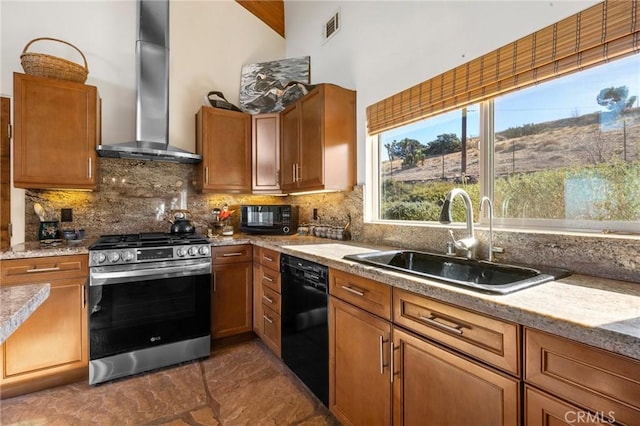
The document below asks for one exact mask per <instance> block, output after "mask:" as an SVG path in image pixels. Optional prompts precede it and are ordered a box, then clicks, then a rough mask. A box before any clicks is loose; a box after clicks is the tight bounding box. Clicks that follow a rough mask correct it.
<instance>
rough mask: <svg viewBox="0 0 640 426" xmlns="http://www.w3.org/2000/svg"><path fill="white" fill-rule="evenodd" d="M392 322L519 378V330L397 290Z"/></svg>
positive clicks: (493, 319) (518, 328)
mask: <svg viewBox="0 0 640 426" xmlns="http://www.w3.org/2000/svg"><path fill="white" fill-rule="evenodd" d="M393 322H394V323H395V324H398V325H401V326H403V327H406V328H408V329H410V330H412V331H415V332H416V333H418V334H421V335H423V336H425V337H429V338H431V339H434V340H437V341H439V342H442V343H444V344H445V345H447V346H450V347H452V348H454V349H457V350H459V351H462V352H464V353H466V354H468V355H470V356H472V357H475V358H477V359H479V360H482V361H485V362H487V363H489V364H491V365H493V366H495V367H498V368H500V369H502V370H505V371H507V372H509V373H512V374H514V375H516V376H520V352H521V351H520V342H521V337H520V326H519V325H517V324H512V323H509V322H506V321H502V320H499V319H496V318H492V317H489V316H486V315H483V314H479V313H476V312H472V311H468V310H466V309H462V308H458V307H455V306H452V305H449V304H446V303H443V302H440V301H436V300H433V299H430V298H428V297H424V296H421V295H418V294H415V293H411V292H409V291H405V290H402V289H399V288H394V289H393Z"/></svg>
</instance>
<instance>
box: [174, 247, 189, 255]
mask: <svg viewBox="0 0 640 426" xmlns="http://www.w3.org/2000/svg"><path fill="white" fill-rule="evenodd" d="M176 254H177V255H178V257H185V256H186V254H187V249H185V248H184V247H180V248H178V250H176Z"/></svg>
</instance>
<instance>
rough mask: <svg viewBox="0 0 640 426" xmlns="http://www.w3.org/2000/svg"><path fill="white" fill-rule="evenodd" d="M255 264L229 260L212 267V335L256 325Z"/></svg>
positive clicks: (234, 333) (237, 330)
mask: <svg viewBox="0 0 640 426" xmlns="http://www.w3.org/2000/svg"><path fill="white" fill-rule="evenodd" d="M252 272H253V264H252V263H251V262H242V263H230V264H228V265H216V266H214V267H213V274H212V277H211V279H212V280H213V289H212V292H211V337H212V338H214V339H215V338H220V337H228V336H233V335H236V334H241V333H244V332H248V331H251V330H252V329H253V317H252V307H253V280H252V276H253V273H252Z"/></svg>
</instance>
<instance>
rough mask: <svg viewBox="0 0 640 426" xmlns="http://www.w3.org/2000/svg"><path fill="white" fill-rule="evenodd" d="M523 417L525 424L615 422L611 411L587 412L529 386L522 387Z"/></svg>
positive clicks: (535, 425)
mask: <svg viewBox="0 0 640 426" xmlns="http://www.w3.org/2000/svg"><path fill="white" fill-rule="evenodd" d="M524 419H525V424H526V425H527V426H543V425H558V426H560V425H573V424H589V425H611V424H614V422H615V416H614V415H613V413H608V412H606V413H605V412H601V413H589V412H587V411H585V410H583V409H581V408H578V407H576V406H574V405H571V404H569V403H567V402H565V401H562V400H560V399H558V398H554V397H553V396H551V395H547V394H546V393H544V392H542V391H539V390H538V389H535V388H532V387H529V386H525V387H524Z"/></svg>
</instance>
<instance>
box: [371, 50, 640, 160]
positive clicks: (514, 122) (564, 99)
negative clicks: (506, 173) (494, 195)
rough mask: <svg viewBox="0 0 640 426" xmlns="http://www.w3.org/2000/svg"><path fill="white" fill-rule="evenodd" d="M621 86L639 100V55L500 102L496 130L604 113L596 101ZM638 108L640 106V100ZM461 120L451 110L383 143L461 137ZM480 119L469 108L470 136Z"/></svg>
mask: <svg viewBox="0 0 640 426" xmlns="http://www.w3.org/2000/svg"><path fill="white" fill-rule="evenodd" d="M569 82H570V83H571V84H568V83H569ZM619 86H627V87H628V89H629V97H631V96H634V95H635V96H638V98H640V55H632V56H630V57H627V58H624V59H620V60H616V61H613V62H611V63H609V64H606V65H603V66H599V67H595V68H591V69H587V70H584V71H582V72H579V73H575V74H571V75H569V76H568V77H565V78H560V79H557V80H553V81H550V82H547V83H544V84H541V85H539V86H533V87H530V88H526V89H522V90H519V91H517V92H514V93H511V94H508V95H505V96H503V97H502V98H501V99H497V100H496V104H495V117H496V122H495V129H496V131H497V132H499V131H501V130H505V129H507V128H509V127H517V126H521V125H523V124H528V123H541V122H545V121H551V120H556V119H559V118H567V117H572V116H575V115H583V114H588V113H591V112H595V111H604V110H605V109H604V108H603V107H602V106H600V105H598V103H597V101H596V97H597V96H598V93H599V92H600V90H601V89H603V88H606V87H619ZM635 105H636V106H637V105H638V101H636V104H635ZM461 118H462V114H461V112H460V111H452V112H450V113H447V114H443V115H441V116H438V117H434V118H432V119H430V120H428V124H429V125H428V126H425V125H424V123H420V122H418V123H414V124H412V125H409V126H405V127H403V128H399V129H393V130H389V131H387V132H384V133H383V134H382V144H383V145H384V144H385V143H389V142H392V141H393V140H401V139H404V138H405V137H406V138H411V139H417V140H418V141H420V142H422V143H426V142H430V141H432V140H435V139H436V137H437V136H438V135H441V134H443V133H456V134H457V135H458V136H460V134H461ZM478 120H479V118H478V105H472V106H469V107H468V112H467V136H477V135H478ZM385 151H386V150H384V149H383V150H382V154H383V155H384V156H385V157H386V152H385ZM384 159H385V158H383V160H384Z"/></svg>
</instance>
